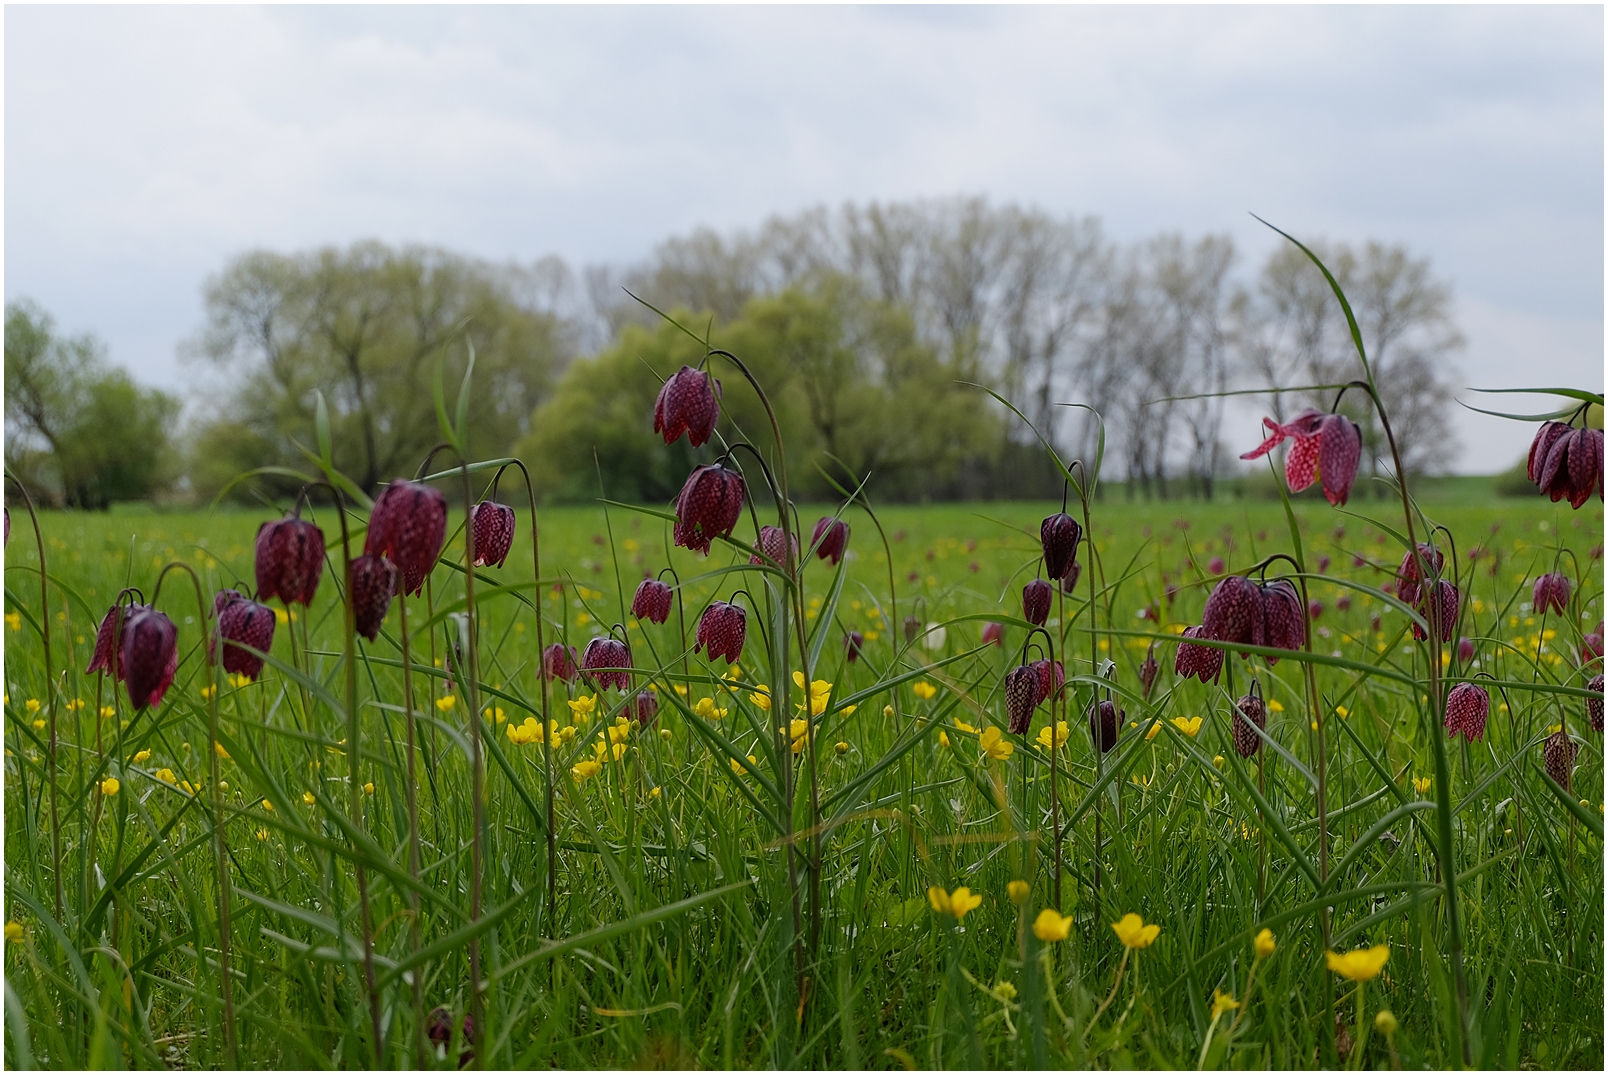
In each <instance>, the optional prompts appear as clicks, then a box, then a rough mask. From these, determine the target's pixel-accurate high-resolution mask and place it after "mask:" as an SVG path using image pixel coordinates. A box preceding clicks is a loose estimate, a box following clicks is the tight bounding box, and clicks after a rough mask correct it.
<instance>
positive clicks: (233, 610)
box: [207, 590, 274, 681]
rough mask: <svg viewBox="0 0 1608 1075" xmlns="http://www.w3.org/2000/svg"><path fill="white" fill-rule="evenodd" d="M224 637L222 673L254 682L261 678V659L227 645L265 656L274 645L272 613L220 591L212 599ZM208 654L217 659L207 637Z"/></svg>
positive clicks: (209, 638) (236, 596) (233, 594)
mask: <svg viewBox="0 0 1608 1075" xmlns="http://www.w3.org/2000/svg"><path fill="white" fill-rule="evenodd" d="M212 611H213V614H214V615H216V616H217V619H218V634H219V635H220V636H222V638H223V670H224V671H225V672H228V673H230V674H232V675H239V676H245V677H246V678H247V679H250V680H253V681H255V680H256V678H257V677H258V676H260V675H262V658H261V657H258V656H256V655H255V654H253V653H249V652H247V651H246V650H244V649H241V648H240V647H239V646H235V645H231V644H230V643H233V642H239V643H242V644H244V645H247V646H250V647H251V648H252V649H257V650H261V651H262V652H264V653H267V652H268V651H269V650H270V649H272V648H273V644H274V610H273V609H271V608H269V607H268V606H267V605H263V604H259V603H258V602H256V601H253V600H251V599H250V598H247V597H243V596H241V595H240V593H239V591H237V590H219V591H218V593H217V595H216V596H215V597H213V599H212ZM207 651H208V652H209V653H211V654H212V657H213V659H214V660H216V659H217V652H216V650H215V648H214V645H213V639H212V638H211V637H208V638H207Z"/></svg>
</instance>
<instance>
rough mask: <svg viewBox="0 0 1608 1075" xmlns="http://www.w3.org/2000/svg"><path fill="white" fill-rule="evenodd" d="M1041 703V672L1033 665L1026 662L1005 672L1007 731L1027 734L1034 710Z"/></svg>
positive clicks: (1014, 733)
mask: <svg viewBox="0 0 1608 1075" xmlns="http://www.w3.org/2000/svg"><path fill="white" fill-rule="evenodd" d="M1038 704H1039V674H1038V670H1037V669H1035V668H1034V667H1033V666H1032V665H1029V664H1024V665H1021V666H1019V667H1016V668H1012V669H1011V670H1010V671H1009V672H1006V673H1005V719H1006V725H1005V729H1006V731H1008V732H1010V733H1011V734H1012V735H1026V734H1027V729H1028V726H1029V725H1030V724H1032V723H1033V710H1034V709H1036V708H1038Z"/></svg>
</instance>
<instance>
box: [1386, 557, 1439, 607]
mask: <svg viewBox="0 0 1608 1075" xmlns="http://www.w3.org/2000/svg"><path fill="white" fill-rule="evenodd" d="M1419 557H1422V558H1423V560H1424V564H1425V566H1427V567H1428V568H1429V572H1430V574H1431V575H1439V574H1440V572H1441V568H1443V567H1445V566H1446V554H1445V553H1443V552H1441V551H1440V550H1439V549H1437V548H1435V547H1434V546H1433V545H1426V544H1424V543H1423V542H1422V541H1420V542H1419V543H1418V556H1414V555H1413V554H1412V553H1411V552H1408V553H1406V554H1405V555H1403V556H1402V558H1401V566H1400V567H1398V568H1397V569H1396V596H1397V597H1399V598H1401V599H1402V600H1403V601H1405V602H1406V603H1407V604H1409V605H1416V604H1418V596H1419V593H1418V591H1419V583H1420V582H1421V581H1422V579H1420V578H1419V573H1418V560H1419Z"/></svg>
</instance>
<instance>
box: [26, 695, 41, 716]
mask: <svg viewBox="0 0 1608 1075" xmlns="http://www.w3.org/2000/svg"><path fill="white" fill-rule="evenodd" d="M22 707H23V708H24V709H26V710H27V711H28V712H30V713H37V712H39V699H37V698H30V699H28V700H27V701H26V702H24V703H22Z"/></svg>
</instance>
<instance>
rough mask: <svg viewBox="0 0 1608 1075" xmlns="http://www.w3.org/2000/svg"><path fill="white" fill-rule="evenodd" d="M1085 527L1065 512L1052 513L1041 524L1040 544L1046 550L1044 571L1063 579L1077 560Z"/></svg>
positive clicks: (1051, 576)
mask: <svg viewBox="0 0 1608 1075" xmlns="http://www.w3.org/2000/svg"><path fill="white" fill-rule="evenodd" d="M1082 539H1083V527H1081V526H1079V525H1078V521H1077V520H1076V519H1074V518H1072V516H1070V515H1068V514H1066V513H1065V512H1060V513H1058V514H1055V515H1051V516H1050V517H1049V518H1047V519H1045V520H1044V521H1043V522H1042V523H1040V524H1039V544H1040V546H1041V548H1042V549H1043V551H1044V573H1045V574H1046V575H1048V576H1049V577H1050V578H1052V579H1062V578H1065V577H1066V573H1067V572H1068V571H1070V570H1072V564H1073V562H1074V561H1076V560H1077V556H1078V542H1079V541H1081V540H1082Z"/></svg>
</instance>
